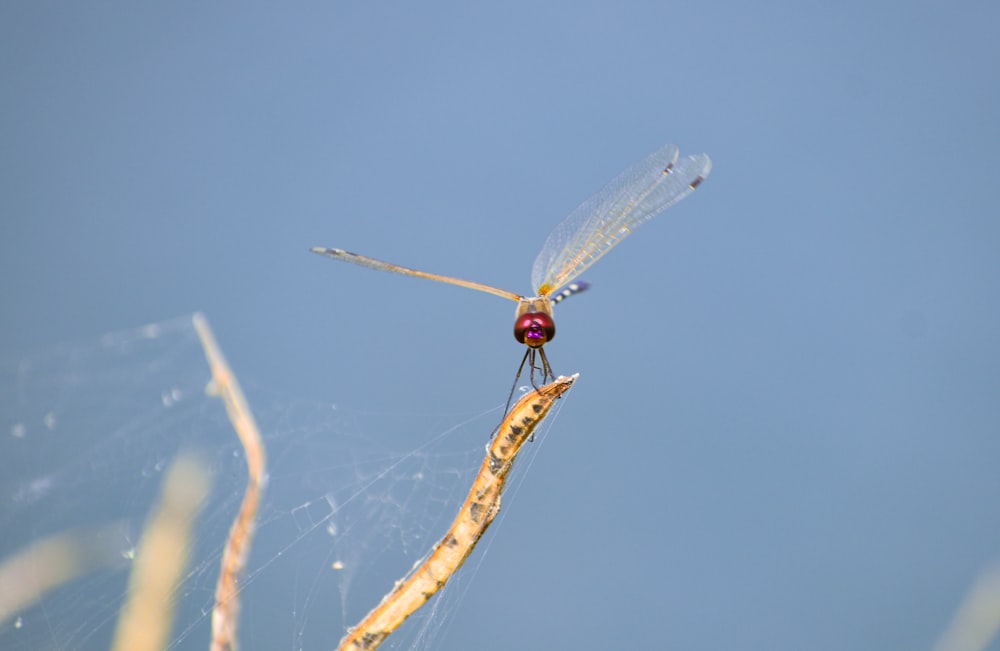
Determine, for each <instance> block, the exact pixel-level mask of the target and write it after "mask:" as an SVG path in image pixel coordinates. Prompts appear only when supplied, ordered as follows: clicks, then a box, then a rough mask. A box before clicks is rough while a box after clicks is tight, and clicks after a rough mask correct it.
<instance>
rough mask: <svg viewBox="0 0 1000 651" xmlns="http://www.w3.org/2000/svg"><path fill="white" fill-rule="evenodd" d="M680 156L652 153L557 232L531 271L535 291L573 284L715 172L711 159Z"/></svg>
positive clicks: (672, 148) (673, 150) (667, 150)
mask: <svg viewBox="0 0 1000 651" xmlns="http://www.w3.org/2000/svg"><path fill="white" fill-rule="evenodd" d="M677 154H678V149H677V146H676V145H666V146H665V147H662V148H661V149H659V150H658V151H655V152H653V153H652V154H650V155H649V156H647V157H646V158H645V159H643V160H641V161H639V162H638V163H636V164H634V165H632V166H631V167H629V168H628V169H627V170H625V171H624V172H622V173H621V174H619V175H618V176H617V177H615V178H614V179H613V180H612V181H611V182H610V183H608V184H607V185H606V186H604V188H603V189H601V191H600V192H598V193H597V194H595V195H594V196H592V197H591V198H589V199H587V200H586V201H584V202H583V203H582V204H580V206H579V207H578V208H577V209H576V210H574V211H573V212H572V213H570V215H569V217H567V218H566V219H565V220H563V222H562V223H561V224H559V225H558V226H556V227H555V229H554V230H553V231H552V233H550V234H549V237H548V239H546V240H545V244H544V245H543V246H542V250H541V252H540V253H539V254H538V257H537V258H535V264H534V267H532V270H531V286H532V288H533V289H535V290H536V291H537V292H538V295H539V296H546V295H548V294H550V293H552V292H553V291H555V290H556V289H558V288H560V287H563V286H564V285H566V284H567V283H570V282H572V281H573V279H575V278H576V277H577V276H579V275H580V274H581V273H583V272H584V270H586V269H587V268H588V267H590V265H592V264H594V263H595V262H597V260H599V259H600V257H601V256H602V255H604V254H605V253H607V252H608V251H610V250H611V249H612V248H613V247H614V246H615V245H616V244H618V243H619V242H621V241H622V240H623V239H625V236H626V235H628V234H629V233H631V232H632V231H633V230H634V229H635V228H636V227H637V226H638V225H639V224H642V223H644V222H647V221H649V220H650V219H652V218H653V217H655V216H656V215H658V214H660V213H661V212H663V211H664V210H666V209H667V208H669V207H670V206H672V205H674V204H675V203H677V202H678V201H680V200H681V199H683V198H684V197H686V196H687V195H689V194H691V193H692V192H693V191H694V189H695V188H696V187H698V184H699V183H701V182H702V181H703V180H704V179H705V177H707V176H708V173H709V171H710V170H711V169H712V161H711V160H710V159H709V157H708V156H707V155H706V154H695V155H694V156H688V157H686V158H683V159H681V160H680V161H678V160H677Z"/></svg>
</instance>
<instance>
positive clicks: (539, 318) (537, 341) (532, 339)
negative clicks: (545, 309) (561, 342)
mask: <svg viewBox="0 0 1000 651" xmlns="http://www.w3.org/2000/svg"><path fill="white" fill-rule="evenodd" d="M555 336H556V324H555V322H554V321H553V320H552V317H550V316H549V315H548V314H543V313H542V312H528V313H526V314H522V315H521V316H519V317H517V321H515V322H514V339H517V341H518V342H519V343H522V344H525V345H526V346H528V347H529V348H541V347H542V346H544V345H545V344H546V343H548V342H550V341H552V339H553V338H555Z"/></svg>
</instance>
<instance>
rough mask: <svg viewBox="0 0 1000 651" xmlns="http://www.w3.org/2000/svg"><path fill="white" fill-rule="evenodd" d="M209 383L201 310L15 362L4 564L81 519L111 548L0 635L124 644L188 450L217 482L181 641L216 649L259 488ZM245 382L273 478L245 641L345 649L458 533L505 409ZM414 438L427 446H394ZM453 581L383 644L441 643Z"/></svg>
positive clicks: (253, 558)
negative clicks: (232, 538)
mask: <svg viewBox="0 0 1000 651" xmlns="http://www.w3.org/2000/svg"><path fill="white" fill-rule="evenodd" d="M222 344H223V347H225V342H224V341H223V342H222ZM208 379H209V370H208V367H207V364H206V362H205V359H204V355H203V352H202V350H201V346H200V344H199V342H198V339H197V336H196V334H195V332H194V329H193V327H192V326H191V323H190V319H189V318H182V319H175V320H171V321H165V322H161V323H156V324H152V325H147V326H144V327H141V328H137V329H133V330H129V331H124V332H118V333H112V334H108V335H105V336H103V337H101V338H100V339H99V340H97V341H90V342H80V343H73V344H64V345H60V346H57V347H53V348H50V349H46V350H43V351H40V352H36V353H31V354H28V355H24V356H21V357H18V358H14V359H6V360H0V396H2V397H0V428H2V429H0V532H2V535H0V562H2V559H4V558H7V557H8V556H10V555H11V554H12V553H15V552H17V551H18V550H20V549H23V548H25V547H26V546H27V545H29V544H30V543H32V542H33V541H36V540H39V539H42V538H44V537H46V536H51V535H53V534H57V533H60V532H66V531H76V532H81V531H86V532H94V531H98V532H99V535H98V534H93V533H91V534H88V535H91V537H94V536H96V537H97V539H98V540H99V541H100V545H102V546H103V548H104V552H105V553H103V554H102V555H100V556H99V557H97V558H96V559H95V560H93V562H92V566H91V567H88V568H87V570H88V571H86V572H85V573H83V574H82V575H81V576H79V577H77V578H76V579H74V580H71V581H69V582H68V583H66V584H65V585H62V586H60V587H59V588H57V589H55V590H53V591H51V592H48V593H46V594H45V595H44V596H43V597H42V598H41V599H40V600H39V601H38V602H36V603H35V604H34V605H31V606H29V607H26V608H24V609H23V610H21V611H18V612H16V613H14V614H13V615H12V616H10V617H9V618H7V619H6V620H5V621H3V622H0V648H2V649H6V650H10V651H19V650H22V649H23V650H28V649H31V650H37V649H61V650H71V649H106V648H108V647H109V644H110V640H111V637H112V634H113V632H114V628H115V625H116V622H117V615H118V612H119V610H120V608H121V606H122V604H123V602H124V599H125V597H126V590H127V580H128V573H129V570H130V565H131V561H132V558H133V556H134V551H135V547H136V545H137V544H138V542H139V539H140V537H141V532H142V528H143V525H144V523H145V521H146V519H147V517H148V515H149V512H150V509H151V508H152V505H153V504H154V503H155V501H156V499H157V496H158V494H159V491H160V488H161V483H162V480H163V475H164V472H165V470H166V469H167V467H168V466H169V465H170V462H171V461H172V460H173V459H175V458H176V457H177V456H178V455H179V454H180V453H181V452H193V453H195V454H197V455H198V456H199V457H201V459H202V461H203V462H205V463H206V464H207V465H208V466H209V467H210V469H211V472H212V490H211V494H210V495H209V498H208V501H207V502H206V504H205V506H204V508H203V510H202V512H201V514H200V515H199V516H198V519H197V522H196V527H195V540H194V541H193V543H192V546H193V547H192V560H191V563H190V564H189V566H188V568H187V571H186V574H185V575H184V577H183V580H182V582H181V584H180V587H179V589H178V591H177V593H176V595H175V597H176V602H177V612H176V619H175V622H174V627H173V633H172V637H171V643H170V645H169V648H171V649H207V648H208V642H209V637H210V636H209V630H210V620H211V609H212V605H213V595H214V589H215V581H216V579H217V576H218V569H219V562H220V558H221V554H222V550H223V545H224V543H225V539H226V536H227V534H228V531H229V528H230V525H231V522H232V518H233V517H234V515H235V513H236V511H237V508H238V506H239V503H240V500H241V498H242V494H243V490H244V487H245V483H246V466H245V462H244V456H243V451H242V449H241V447H240V445H239V442H238V440H237V438H236V435H235V433H234V432H233V430H232V427H231V425H230V423H229V421H228V419H227V417H226V414H225V411H224V408H223V406H222V403H221V402H220V401H219V400H217V399H216V398H214V397H211V396H207V395H206V393H205V386H206V383H207V381H208ZM242 379H243V385H244V390H245V391H246V393H247V394H248V399H249V401H250V404H251V408H252V409H253V410H254V414H255V416H256V418H257V421H258V423H259V425H260V430H261V433H262V435H263V437H264V443H265V446H266V448H267V454H268V476H269V479H268V483H267V488H266V491H265V495H264V500H263V504H262V507H261V513H260V515H259V517H258V526H257V533H256V537H255V541H254V546H253V548H252V551H251V555H250V562H249V565H248V567H247V572H246V576H245V578H244V579H243V580H242V581H241V584H240V585H241V595H242V600H243V606H242V614H241V618H240V625H239V631H240V633H239V639H240V643H241V647H242V648H243V649H265V648H267V649H281V648H288V649H329V648H334V647H335V645H336V644H337V642H338V641H339V640H340V638H341V637H342V636H343V634H344V631H345V630H346V628H347V627H350V626H353V625H354V624H356V623H357V622H358V621H359V620H360V619H361V618H362V617H363V616H364V615H365V614H366V613H367V612H368V611H369V610H370V609H371V608H372V607H374V606H375V605H376V604H377V603H378V602H379V601H380V600H381V598H382V596H383V595H384V594H385V593H386V592H387V591H388V590H389V589H390V588H391V587H392V585H393V583H394V582H395V581H396V580H398V579H399V578H401V577H402V576H403V574H405V573H406V572H408V571H409V570H410V568H411V567H412V566H413V565H414V564H415V563H416V562H418V561H419V560H420V559H422V558H423V557H424V556H425V555H426V554H427V553H428V552H429V551H430V549H431V547H432V545H433V544H434V543H436V542H437V541H438V540H439V539H440V537H441V536H442V534H443V533H444V531H445V530H446V529H447V528H448V525H449V524H450V522H451V520H452V518H453V517H454V515H455V511H456V510H457V507H458V505H459V504H461V502H462V500H463V499H464V497H465V493H466V491H467V490H468V487H469V485H470V484H471V482H472V478H473V477H474V475H475V472H476V470H477V468H478V464H479V462H480V460H481V459H482V455H483V446H484V444H485V442H486V433H488V431H489V430H490V428H491V427H492V426H493V425H495V423H493V422H492V421H493V420H495V419H496V418H497V414H496V413H494V412H492V411H491V412H487V413H479V414H476V415H474V416H471V417H470V416H469V415H462V414H456V413H442V414H437V415H433V414H432V415H429V416H422V417H419V418H414V417H413V416H411V415H406V414H392V413H377V414H372V413H363V414H362V413H352V412H350V411H345V410H343V409H338V408H336V407H335V406H334V405H333V404H317V403H309V402H307V401H303V400H299V399H292V398H289V397H287V396H279V395H276V394H275V393H274V392H269V391H267V390H266V389H262V388H260V387H258V386H257V385H255V384H253V383H248V382H247V380H246V378H242ZM248 384H249V386H248ZM443 423H444V424H443ZM401 433H405V436H406V440H410V441H419V442H421V445H420V446H419V447H417V448H414V449H402V450H401V449H398V447H396V448H394V447H393V444H392V443H391V442H390V441H392V440H393V438H394V437H395V438H396V439H398V438H399V437H400V436H401ZM397 446H398V444H397ZM475 563H476V560H473V561H472V563H471V564H472V566H473V567H472V568H469V567H467V568H466V569H465V571H464V573H463V572H459V575H458V577H457V580H458V581H459V582H460V581H462V580H466V579H465V578H463V575H470V574H474V571H475V570H474V565H475ZM455 583H456V580H455V579H453V581H452V583H451V584H449V590H446V591H445V593H444V594H441V595H438V596H437V597H435V599H434V600H432V602H431V603H430V604H428V606H427V607H425V608H424V609H421V611H419V612H418V613H417V614H416V615H414V617H413V618H411V620H410V621H408V622H407V623H406V624H405V625H404V626H403V627H402V628H401V629H400V630H399V631H397V632H396V633H395V634H394V635H393V636H391V637H390V638H389V640H388V641H387V642H386V644H384V645H383V648H426V646H427V645H429V644H431V642H432V641H434V640H435V639H436V638H437V636H438V635H439V634H440V628H441V626H442V624H443V622H444V621H446V620H447V616H446V614H447V613H449V612H450V611H451V610H452V609H453V608H454V606H455V604H456V601H457V599H458V597H456V594H459V595H460V593H461V592H462V590H463V589H464V588H463V587H462V586H461V585H460V586H458V587H456V585H455ZM0 616H2V614H0ZM413 620H416V623H414V621H413Z"/></svg>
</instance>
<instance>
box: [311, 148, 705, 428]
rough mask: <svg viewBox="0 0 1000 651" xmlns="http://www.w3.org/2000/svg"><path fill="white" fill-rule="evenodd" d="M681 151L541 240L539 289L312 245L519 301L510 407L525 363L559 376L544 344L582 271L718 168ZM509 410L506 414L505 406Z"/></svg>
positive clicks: (635, 174) (545, 376)
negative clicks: (513, 288)
mask: <svg viewBox="0 0 1000 651" xmlns="http://www.w3.org/2000/svg"><path fill="white" fill-rule="evenodd" d="M679 155H680V150H679V149H678V147H677V146H676V145H665V146H663V147H661V148H660V149H658V150H656V151H655V152H653V153H652V154H650V155H649V156H647V157H646V158H644V159H642V160H640V161H638V162H637V163H634V164H633V165H631V166H630V167H629V168H628V169H626V170H625V171H623V172H622V173H621V174H619V175H618V176H616V177H615V178H614V179H612V180H611V181H609V182H608V184H607V185H605V186H604V188H602V189H601V190H600V191H599V192H598V193H597V194H595V195H594V196H592V197H590V198H589V199H587V200H586V201H584V202H583V203H582V204H580V205H579V207H577V208H576V210H574V211H573V212H572V213H570V214H569V216H568V217H566V219H565V220H563V221H562V223H560V224H559V225H558V226H556V227H555V229H554V230H553V231H552V232H551V233H550V234H549V236H548V238H547V239H546V240H545V244H543V245H542V250H541V252H539V254H538V257H537V258H535V263H534V265H533V267H532V269H531V286H532V287H533V288H534V292H535V293H534V295H533V296H522V295H520V294H517V293H515V292H510V291H507V290H504V289H499V288H497V287H492V286H490V285H484V284H482V283H477V282H474V281H471V280H462V279H461V278H453V277H451V276H442V275H440V274H435V273H428V272H426V271H419V270H417V269H410V268H408V267H402V266H400V265H397V264H392V263H391V262H383V261H382V260H376V259H375V258H369V257H367V256H363V255H359V254H357V253H352V252H350V251H345V250H344V249H331V248H324V247H314V248H312V249H311V250H312V252H313V253H318V254H320V255H324V256H327V257H329V258H333V259H335V260H343V261H344V262H350V263H352V264H356V265H360V266H362V267H368V268H370V269H377V270H378V271H390V272H392V273H398V274H403V275H406V276H415V277H417V278H426V279H427V280H435V281H437V282H441V283H447V284H449V285H458V286H459V287H465V288H467V289H474V290H476V291H480V292H486V293H487V294H493V295H494V296H499V297H501V298H506V299H509V300H511V301H514V302H516V303H517V309H516V310H515V317H514V339H516V340H517V341H518V343H521V344H524V345H525V346H526V347H527V349H526V350H525V352H524V357H523V358H521V365H520V366H519V367H518V369H517V375H516V376H515V378H514V386H513V387H512V388H511V395H510V397H508V399H507V408H509V407H510V400H511V398H512V397H513V395H514V390H515V389H516V387H517V382H518V380H519V379H520V377H521V373H522V371H523V370H524V365H525V364H526V363H527V364H528V366H529V368H530V373H529V376H530V379H531V384H532V386H533V387H536V389H537V384H536V383H535V373H536V372H541V373H542V382H546V381H550V380H554V379H555V374H554V373H553V372H552V367H551V365H550V364H549V360H548V358H547V357H546V355H545V349H544V346H545V345H546V344H547V343H549V342H550V341H552V339H553V338H554V337H555V336H556V326H555V320H554V318H553V314H552V307H553V306H554V305H556V304H557V303H559V302H560V301H562V300H563V299H565V298H567V297H568V296H571V295H573V294H577V293H580V292H582V291H583V290H585V289H587V287H588V286H589V284H588V283H585V282H582V281H581V282H574V281H576V279H577V278H578V277H579V276H580V274H582V273H583V272H584V271H586V270H587V269H589V268H590V266H591V265H592V264H594V263H595V262H597V261H598V260H600V259H601V257H603V256H604V254H606V253H607V252H608V251H610V250H611V249H613V248H614V247H615V246H617V245H618V244H619V243H620V242H621V241H622V240H623V239H625V237H627V236H628V235H629V233H631V232H632V231H634V230H635V229H636V228H637V227H638V226H640V225H641V224H644V223H646V222H648V221H649V220H651V219H652V218H654V217H656V216H657V215H659V214H661V213H663V212H664V211H665V210H667V208H670V207H671V206H673V205H674V204H676V203H677V202H678V201H680V200H681V199H683V198H684V197H686V196H688V195H689V194H691V193H692V192H694V190H695V189H696V188H697V187H698V186H699V185H701V183H702V182H703V181H704V180H705V178H706V177H708V173H709V172H710V171H711V169H712V161H711V159H710V158H709V157H708V155H706V154H694V155H691V156H686V157H684V158H681V159H678V157H679ZM539 362H540V363H541V364H540V365H539ZM504 412H505V413H506V409H505V410H504Z"/></svg>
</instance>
